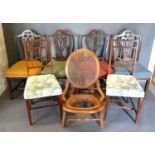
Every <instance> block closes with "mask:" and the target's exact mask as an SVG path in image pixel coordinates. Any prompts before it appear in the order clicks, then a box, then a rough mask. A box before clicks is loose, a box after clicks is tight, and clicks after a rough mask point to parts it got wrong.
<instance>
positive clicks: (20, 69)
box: [5, 61, 42, 77]
mask: <svg viewBox="0 0 155 155" xmlns="http://www.w3.org/2000/svg"><path fill="white" fill-rule="evenodd" d="M28 65H29V67H35V66H36V68H32V69H29V73H30V75H37V74H40V72H41V66H42V63H41V62H40V61H28ZM5 77H28V72H27V66H26V61H18V62H16V63H15V64H14V65H13V66H11V67H10V68H9V69H8V70H7V71H6V72H5Z"/></svg>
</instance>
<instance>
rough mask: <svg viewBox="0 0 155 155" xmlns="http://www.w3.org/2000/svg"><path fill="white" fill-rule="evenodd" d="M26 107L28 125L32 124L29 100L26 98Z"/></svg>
mask: <svg viewBox="0 0 155 155" xmlns="http://www.w3.org/2000/svg"><path fill="white" fill-rule="evenodd" d="M26 108H27V114H28V118H29V123H30V125H32V116H31V101H30V100H26Z"/></svg>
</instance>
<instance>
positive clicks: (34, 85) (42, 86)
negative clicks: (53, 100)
mask: <svg viewBox="0 0 155 155" xmlns="http://www.w3.org/2000/svg"><path fill="white" fill-rule="evenodd" d="M61 94H62V89H61V87H60V85H59V83H58V81H57V79H56V77H55V76H54V75H52V74H48V75H38V76H30V77H28V79H27V82H26V86H25V90H24V99H35V98H42V97H50V96H57V95H61Z"/></svg>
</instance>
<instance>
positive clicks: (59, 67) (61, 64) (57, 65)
mask: <svg viewBox="0 0 155 155" xmlns="http://www.w3.org/2000/svg"><path fill="white" fill-rule="evenodd" d="M65 65H66V61H53V67H54V73H53V74H54V75H55V76H56V77H58V78H63V77H64V78H65V77H66V72H65ZM41 74H43V75H44V74H51V69H50V68H49V67H46V68H44V69H43V70H42V71H41Z"/></svg>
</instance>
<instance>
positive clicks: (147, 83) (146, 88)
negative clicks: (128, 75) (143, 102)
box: [144, 79, 151, 98]
mask: <svg viewBox="0 0 155 155" xmlns="http://www.w3.org/2000/svg"><path fill="white" fill-rule="evenodd" d="M150 82H151V79H148V80H146V84H145V88H144V92H145V97H146V95H147V92H148V88H149V84H150ZM145 97H144V98H145Z"/></svg>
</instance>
